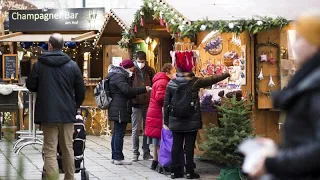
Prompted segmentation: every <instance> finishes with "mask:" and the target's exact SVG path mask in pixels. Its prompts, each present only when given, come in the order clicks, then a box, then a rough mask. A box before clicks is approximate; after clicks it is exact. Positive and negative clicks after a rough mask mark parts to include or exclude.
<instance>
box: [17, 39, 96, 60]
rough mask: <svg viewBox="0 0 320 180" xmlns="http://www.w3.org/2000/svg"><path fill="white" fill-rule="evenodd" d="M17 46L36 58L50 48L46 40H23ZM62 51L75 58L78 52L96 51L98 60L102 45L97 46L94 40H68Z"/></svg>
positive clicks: (19, 49)
mask: <svg viewBox="0 0 320 180" xmlns="http://www.w3.org/2000/svg"><path fill="white" fill-rule="evenodd" d="M17 47H18V51H23V52H24V53H25V55H27V56H29V57H35V58H36V57H39V56H40V55H41V54H42V53H43V52H45V51H47V50H48V44H47V43H44V42H21V43H17ZM62 51H63V52H65V53H66V54H68V55H69V56H70V57H72V58H73V59H75V58H76V57H77V54H78V53H81V54H82V55H83V54H84V53H85V52H91V54H92V53H94V52H95V54H96V60H98V59H99V55H100V53H102V45H97V46H95V45H94V44H93V42H92V41H84V42H66V43H65V44H64V46H63V48H62Z"/></svg>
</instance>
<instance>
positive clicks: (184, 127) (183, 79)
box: [163, 73, 230, 132]
mask: <svg viewBox="0 0 320 180" xmlns="http://www.w3.org/2000/svg"><path fill="white" fill-rule="evenodd" d="M229 76H230V75H229V73H226V74H222V75H218V76H211V77H207V78H198V77H195V75H194V74H193V73H178V74H177V79H176V80H177V81H178V82H179V83H188V82H190V81H192V80H193V81H194V84H193V87H192V97H193V98H192V99H194V101H195V106H196V113H195V114H194V115H193V116H192V117H191V118H189V119H178V118H176V117H173V116H170V103H171V100H172V97H173V95H174V93H175V91H176V89H177V87H178V85H177V84H176V83H175V82H174V81H172V80H171V81H170V82H169V84H168V85H167V89H166V95H165V98H164V104H163V108H164V124H166V125H167V126H168V127H169V129H170V130H171V131H175V132H191V131H197V130H199V129H201V128H202V120H201V110H200V100H199V97H198V94H199V90H200V88H204V87H208V86H211V85H213V84H215V83H217V82H219V81H222V80H224V79H226V78H228V77H229Z"/></svg>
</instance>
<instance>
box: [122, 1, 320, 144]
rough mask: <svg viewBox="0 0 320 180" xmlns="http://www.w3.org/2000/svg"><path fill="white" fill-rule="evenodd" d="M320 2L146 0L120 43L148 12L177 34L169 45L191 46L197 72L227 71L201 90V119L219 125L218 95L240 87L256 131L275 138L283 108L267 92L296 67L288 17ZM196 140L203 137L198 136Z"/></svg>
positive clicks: (125, 42) (128, 44)
mask: <svg viewBox="0 0 320 180" xmlns="http://www.w3.org/2000/svg"><path fill="white" fill-rule="evenodd" d="M319 3H320V2H319V1H316V0H312V1H310V3H303V2H301V1H298V0H294V2H293V3H290V4H288V3H287V1H285V0H281V1H274V2H270V1H259V3H258V2H255V1H249V0H242V1H230V2H229V1H228V2H225V1H222V0H220V1H219V0H218V1H215V2H212V1H207V0H199V1H197V3H194V2H191V0H190V1H183V0H166V1H164V0H160V1H159V0H157V1H156V0H144V5H143V6H142V7H141V9H139V10H138V11H137V13H136V14H135V18H134V21H133V23H132V24H131V26H130V27H129V28H128V29H127V30H125V31H124V32H123V36H122V40H121V41H120V42H119V43H120V44H121V46H122V47H125V48H130V47H132V46H133V45H134V41H135V39H136V37H141V34H139V33H141V32H143V29H144V26H145V25H146V24H147V23H146V18H147V16H148V17H152V18H153V21H157V23H156V22H154V24H160V26H159V28H161V27H162V28H166V30H167V31H168V32H170V34H172V37H174V38H175V43H174V46H173V51H176V52H185V51H190V50H193V51H192V52H193V58H194V61H195V62H196V67H195V73H196V74H197V76H203V77H206V76H210V75H213V74H219V73H221V72H226V71H229V72H230V73H231V77H230V78H229V79H228V80H227V81H224V82H220V83H219V84H217V85H214V86H213V87H208V88H206V89H203V90H202V92H201V93H200V95H201V96H203V97H202V98H201V99H202V100H203V99H206V100H205V102H206V103H204V104H203V105H204V106H205V105H206V106H208V104H209V107H208V108H207V107H203V114H202V117H203V123H204V125H207V126H208V125H209V123H213V124H216V125H219V123H218V121H217V117H218V115H217V110H216V108H215V106H214V105H219V103H220V102H219V99H220V96H223V94H228V93H230V92H231V93H232V92H235V91H238V92H239V91H241V95H242V96H244V97H248V99H250V100H252V101H253V102H254V104H253V105H252V111H253V114H252V120H253V121H252V123H253V127H254V129H255V131H254V133H255V134H258V135H263V136H265V137H269V138H271V139H273V140H275V141H276V142H278V141H279V138H280V135H279V133H280V130H281V124H282V122H281V121H279V119H280V115H281V112H280V111H278V110H277V109H274V108H273V107H272V102H271V98H270V95H271V93H272V92H273V91H275V90H277V89H280V88H283V87H285V86H286V83H287V82H288V80H289V79H290V77H292V75H293V74H294V72H295V69H296V67H295V63H294V59H295V56H294V53H293V52H292V47H291V46H292V42H293V40H294V36H295V31H294V27H293V26H292V25H291V23H290V21H291V20H294V19H295V18H296V17H297V15H298V14H299V13H301V12H303V11H305V10H307V9H309V8H312V7H316V6H319V5H320V4H319ZM283 9H291V10H290V11H286V12H285V11H283ZM139 29H141V31H139ZM128 39H129V40H128ZM192 43H194V45H196V47H197V48H196V49H194V48H193V44H192ZM173 57H174V56H173ZM219 92H221V93H219ZM205 96H207V97H205ZM208 97H209V99H208ZM207 100H209V102H207ZM212 107H213V108H212ZM201 133H203V132H201ZM199 141H202V139H201V138H200V137H199Z"/></svg>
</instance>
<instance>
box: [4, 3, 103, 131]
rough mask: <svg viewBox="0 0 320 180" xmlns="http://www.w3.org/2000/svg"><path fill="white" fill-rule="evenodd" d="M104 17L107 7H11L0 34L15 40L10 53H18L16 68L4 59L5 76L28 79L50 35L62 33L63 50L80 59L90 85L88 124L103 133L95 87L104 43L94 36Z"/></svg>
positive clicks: (17, 79)
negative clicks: (98, 43) (5, 30)
mask: <svg viewBox="0 0 320 180" xmlns="http://www.w3.org/2000/svg"><path fill="white" fill-rule="evenodd" d="M104 19H105V11H104V8H71V9H34V10H10V11H9V21H10V27H9V31H8V33H7V34H5V35H3V36H0V42H5V43H11V48H10V49H9V52H7V53H8V54H11V55H16V57H17V63H15V68H16V71H12V72H13V73H11V71H10V72H9V71H8V70H10V68H8V67H6V65H8V63H4V61H3V63H1V64H3V65H4V66H1V68H0V69H1V77H2V76H3V78H4V80H7V81H8V82H9V81H10V80H11V81H13V82H15V83H20V84H23V83H25V79H26V77H27V76H28V75H29V73H30V71H31V68H32V66H33V64H34V63H35V62H36V61H37V57H39V56H40V55H41V53H42V52H44V51H46V50H48V44H47V42H48V40H49V37H50V35H51V34H52V33H61V34H62V35H63V38H64V41H65V45H64V47H63V51H64V52H65V53H66V54H68V55H69V56H70V58H71V59H72V60H74V61H75V62H77V64H78V65H79V67H80V69H81V71H82V73H83V77H84V81H85V85H86V98H85V101H84V103H83V105H84V106H87V107H89V109H90V116H89V120H90V121H87V122H86V126H87V128H88V129H93V130H95V131H96V132H97V131H98V132H100V134H101V133H104V127H103V126H104V125H101V122H104V121H103V120H101V118H102V119H103V118H104V116H103V115H101V117H100V116H99V117H97V118H96V119H94V118H93V117H94V116H96V113H95V110H93V108H94V107H96V104H95V100H94V96H93V94H94V93H93V89H94V87H95V85H96V84H97V83H98V82H99V81H100V79H101V78H102V77H103V66H102V65H103V61H102V57H103V54H102V49H101V46H98V47H96V46H94V45H93V39H94V38H95V37H96V33H97V32H98V29H99V28H100V27H101V26H102V24H103V22H104ZM90 107H92V108H90ZM91 119H94V120H93V121H91ZM94 121H96V123H94ZM25 124H27V123H26V121H25ZM103 124H104V123H103ZM97 125H98V126H97ZM95 126H97V127H95ZM89 133H90V132H89Z"/></svg>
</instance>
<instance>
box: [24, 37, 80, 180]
mask: <svg viewBox="0 0 320 180" xmlns="http://www.w3.org/2000/svg"><path fill="white" fill-rule="evenodd" d="M62 47H63V38H62V35H61V34H53V35H51V36H50V38H49V46H48V50H49V51H48V52H44V53H43V54H42V55H41V56H40V57H39V58H38V62H36V63H35V64H34V66H33V69H32V71H31V74H30V75H29V77H28V79H27V82H26V86H27V88H28V89H29V90H30V91H32V92H37V100H36V105H35V115H34V118H35V119H34V122H35V123H36V124H41V126H42V130H43V136H44V141H43V143H44V144H43V153H44V168H45V172H46V177H47V178H48V179H58V178H59V168H58V162H57V146H58V143H59V147H60V150H61V151H62V164H63V171H64V172H65V179H68V180H73V179H74V172H75V170H74V168H75V166H74V152H73V142H72V138H73V132H74V129H73V128H74V126H73V123H74V122H76V111H77V108H78V107H80V105H81V104H82V102H83V100H84V96H85V86H84V82H83V78H82V75H81V71H80V69H79V67H78V65H77V64H76V63H75V62H74V61H72V60H71V59H70V57H69V56H68V55H67V54H65V53H63V52H62V51H61V49H62ZM58 139H59V142H58Z"/></svg>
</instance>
